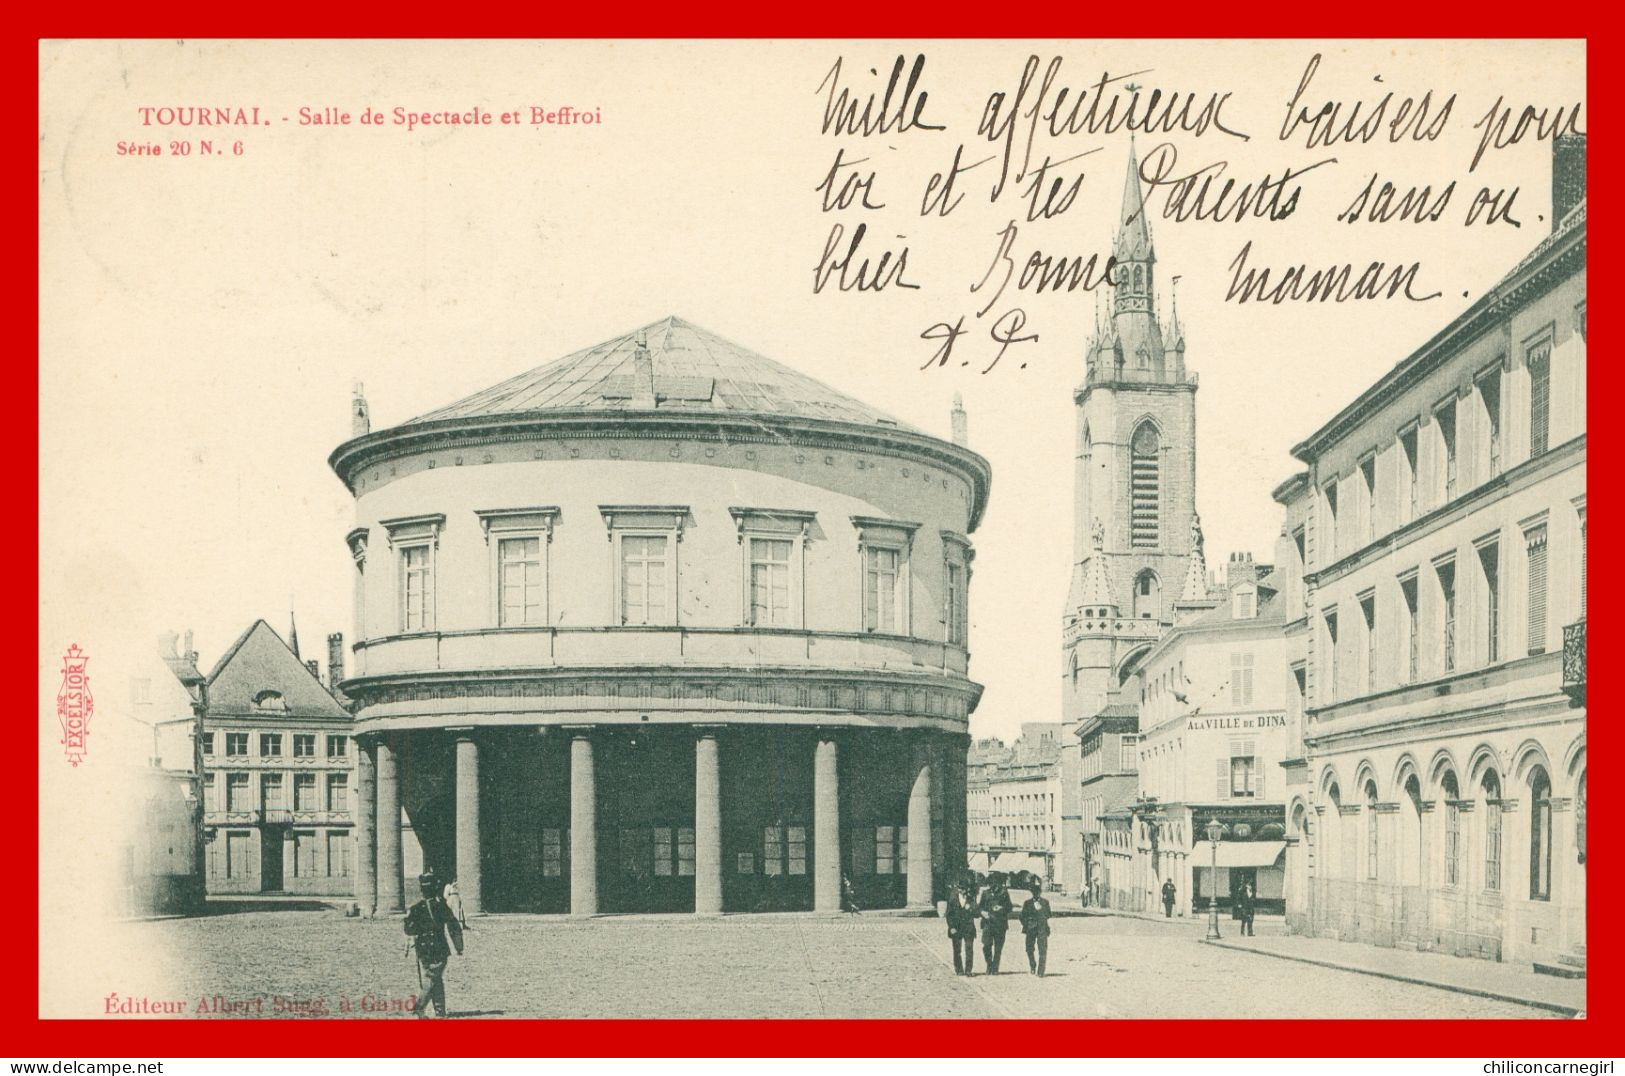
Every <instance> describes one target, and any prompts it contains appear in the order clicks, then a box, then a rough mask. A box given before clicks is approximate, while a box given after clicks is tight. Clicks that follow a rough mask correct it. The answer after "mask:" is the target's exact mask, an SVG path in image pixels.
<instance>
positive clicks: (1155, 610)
mask: <svg viewBox="0 0 1625 1076" xmlns="http://www.w3.org/2000/svg"><path fill="white" fill-rule="evenodd" d="M1161 617H1162V582H1161V580H1159V579H1158V578H1157V573H1156V572H1154V571H1152V570H1151V569H1150V568H1147V569H1146V570H1145V571H1143V572H1141V573H1140V574H1139V575H1137V576H1135V577H1134V619H1136V620H1158V619H1161Z"/></svg>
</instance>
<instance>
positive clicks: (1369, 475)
mask: <svg viewBox="0 0 1625 1076" xmlns="http://www.w3.org/2000/svg"><path fill="white" fill-rule="evenodd" d="M1360 484H1361V486H1362V488H1363V491H1364V493H1365V519H1364V523H1365V535H1364V538H1365V540H1366V541H1367V542H1369V541H1371V539H1373V538H1375V537H1376V535H1377V457H1376V455H1375V454H1373V455H1370V456H1367V457H1366V458H1365V459H1363V460H1361V461H1360Z"/></svg>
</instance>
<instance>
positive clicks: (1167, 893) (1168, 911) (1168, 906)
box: [1162, 878, 1174, 919]
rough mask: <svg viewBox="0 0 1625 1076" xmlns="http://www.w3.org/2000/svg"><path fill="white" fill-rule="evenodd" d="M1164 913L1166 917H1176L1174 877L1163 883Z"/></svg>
mask: <svg viewBox="0 0 1625 1076" xmlns="http://www.w3.org/2000/svg"><path fill="white" fill-rule="evenodd" d="M1162 915H1163V918H1165V919H1172V918H1173V917H1174V880H1173V879H1172V878H1170V879H1168V880H1167V881H1166V882H1163V883H1162Z"/></svg>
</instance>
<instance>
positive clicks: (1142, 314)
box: [1112, 143, 1178, 381]
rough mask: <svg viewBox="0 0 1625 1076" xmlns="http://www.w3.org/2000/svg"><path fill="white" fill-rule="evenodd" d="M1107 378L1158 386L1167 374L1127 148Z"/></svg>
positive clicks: (1152, 258)
mask: <svg viewBox="0 0 1625 1076" xmlns="http://www.w3.org/2000/svg"><path fill="white" fill-rule="evenodd" d="M1112 255H1113V257H1114V258H1115V259H1116V267H1115V268H1114V269H1113V270H1112V281H1113V287H1112V329H1113V336H1114V338H1115V339H1114V344H1113V352H1114V355H1113V366H1114V369H1113V371H1112V375H1113V377H1114V378H1116V379H1119V380H1130V381H1161V380H1164V379H1166V378H1167V376H1168V375H1169V374H1170V373H1174V374H1175V376H1176V377H1177V376H1178V372H1177V371H1170V370H1169V369H1168V368H1167V366H1166V364H1165V358H1166V356H1165V353H1164V347H1163V338H1162V325H1161V323H1160V322H1159V321H1158V320H1157V303H1156V267H1157V254H1156V250H1155V249H1154V248H1153V247H1152V245H1151V226H1150V224H1149V222H1148V221H1147V220H1146V206H1145V195H1144V191H1143V189H1142V184H1141V180H1140V162H1139V158H1138V156H1136V154H1135V152H1134V146H1133V144H1132V143H1130V145H1129V153H1128V174H1127V175H1126V176H1124V177H1123V211H1122V215H1121V217H1120V218H1119V220H1118V224H1117V239H1116V242H1115V243H1114V244H1113V246H1112Z"/></svg>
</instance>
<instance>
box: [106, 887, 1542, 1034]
mask: <svg viewBox="0 0 1625 1076" xmlns="http://www.w3.org/2000/svg"><path fill="white" fill-rule="evenodd" d="M1054 925H1055V935H1054V937H1053V938H1052V939H1051V944H1050V961H1049V967H1050V975H1049V976H1048V977H1047V978H1045V979H1042V980H1040V979H1036V978H1033V977H1032V976H1029V975H1028V974H1027V973H1026V957H1025V953H1024V952H1023V949H1022V936H1021V932H1020V928H1019V925H1012V928H1011V931H1010V935H1009V942H1008V944H1007V946H1006V948H1005V954H1004V962H1003V968H1002V969H1001V971H1002V974H1000V975H997V976H988V975H985V974H981V971H982V969H981V968H980V966H979V967H978V974H977V976H976V977H975V978H973V979H963V978H959V977H956V976H955V975H954V974H953V970H952V966H951V957H950V952H949V948H948V943H947V938H946V936H945V934H944V930H943V925H942V923H941V922H940V921H939V920H936V919H913V918H893V917H883V916H877V915H875V916H861V917H849V918H840V919H828V918H814V917H811V916H807V917H803V916H792V915H783V916H738V917H728V918H724V919H714V920H695V919H693V918H691V917H685V916H671V917H659V916H640V917H621V918H603V919H596V920H591V921H586V922H579V921H572V920H569V919H564V918H553V917H530V916H514V917H505V916H498V917H491V918H484V919H480V920H477V921H476V923H475V926H474V928H473V929H472V930H470V931H469V933H468V935H467V941H468V944H467V955H466V956H464V957H462V958H453V960H452V963H451V966H450V969H449V971H448V973H447V976H446V980H447V987H448V992H449V996H450V1000H451V1011H452V1014H453V1015H454V1016H488V1017H577V1018H586V1017H638V1016H655V1015H658V1016H665V1017H689V1018H692V1017H757V1018H771V1017H792V1018H794V1017H838V1018H865V1017H939V1018H944V1017H947V1018H951V1017H1074V1018H1076V1017H1130V1018H1149V1017H1185V1018H1203V1017H1209V1018H1213V1017H1218V1018H1249V1017H1269V1018H1282V1017H1385V1018H1461V1017H1500V1018H1538V1017H1542V1016H1547V1015H1550V1014H1547V1013H1542V1012H1540V1011H1539V1010H1536V1009H1533V1008H1529V1007H1526V1006H1523V1005H1517V1004H1511V1003H1507V1002H1500V1001H1493V1000H1488V999H1483V998H1476V997H1470V996H1466V995H1463V994H1458V993H1453V992H1451V991H1448V990H1442V989H1436V988H1433V987H1428V986H1420V985H1413V984H1408V983H1399V982H1390V981H1387V980H1383V979H1378V978H1373V977H1370V976H1366V975H1359V974H1353V973H1349V972H1344V971H1340V970H1335V969H1331V968H1323V967H1316V966H1311V965H1305V964H1301V963H1295V962H1290V961H1283V960H1276V959H1271V958H1267V957H1261V956H1257V955H1254V954H1251V953H1245V952H1236V951H1233V950H1227V949H1221V948H1216V947H1213V946H1208V945H1204V944H1202V942H1201V940H1200V938H1201V935H1202V925H1201V924H1200V923H1199V922H1192V921H1189V920H1183V921H1178V922H1176V923H1172V924H1164V923H1158V922H1154V921H1145V920H1139V919H1132V918H1119V917H1093V918H1061V919H1057V920H1055V924H1054ZM123 929H124V930H126V931H128V932H129V939H128V940H129V944H130V945H131V947H132V951H144V952H150V953H151V959H150V960H141V961H130V962H128V963H127V964H125V965H124V966H123V968H122V969H121V971H120V972H119V973H117V976H116V977H117V979H118V981H117V982H113V983H108V984H106V985H105V986H103V985H101V984H90V983H87V984H86V995H85V997H84V998H83V999H82V1003H83V1004H85V1005H86V1006H87V1007H89V1008H91V1009H92V1011H94V1012H96V1013H98V1014H99V1013H101V1012H103V1011H104V1006H103V1004H102V1000H101V999H102V998H103V997H105V995H107V994H108V993H111V992H113V991H117V993H118V994H119V996H120V997H121V998H140V997H146V998H150V999H153V1000H155V1001H156V1000H158V999H168V1000H171V1001H174V1002H179V1003H181V1007H182V1011H183V1012H184V1013H185V1014H186V1015H214V1016H230V1015H233V1014H234V1012H235V1014H236V1015H250V1016H253V1015H265V1016H271V1015H276V1014H277V1011H278V1009H279V1008H280V1009H281V1010H282V1011H283V1013H284V1014H288V1013H290V1012H291V1013H300V1012H308V1013H309V1015H312V1016H323V1015H325V1016H346V1017H391V1018H397V1019H398V1018H401V1017H402V1016H403V1015H404V1014H403V1013H401V1012H400V1011H398V1008H397V1009H396V1010H394V1011H392V1010H391V1008H390V1006H391V1005H392V1004H393V1005H395V1006H400V1005H402V1004H403V1003H404V999H406V998H409V997H410V996H411V995H412V994H413V993H414V992H415V991H416V989H417V979H416V974H415V971H414V968H413V962H412V960H411V958H409V957H408V956H407V955H406V954H405V939H404V936H403V934H402V932H401V920H400V919H398V918H397V919H378V920H359V919H346V918H344V917H343V916H341V915H339V914H338V913H336V912H334V911H332V910H275V911H262V910H251V911H238V912H235V913H231V914H219V915H212V916H207V917H203V918H197V919H173V920H162V921H156V922H143V923H129V924H125V926H124V928H123ZM977 959H978V965H980V962H981V956H980V951H978V954H977ZM216 995H218V996H219V998H220V999H222V1000H221V1001H218V1002H217V1001H215V1000H214V999H215V997H216ZM279 998H280V999H283V1000H282V1001H281V1002H280V1003H279V1002H278V1000H277V999H279ZM341 999H347V1000H348V1001H349V1004H350V1009H349V1010H348V1011H346V1010H345V1009H344V1008H343V1006H342V1005H341ZM205 1000H207V1004H206V1005H205V1006H204V1007H205V1008H206V1009H209V1010H219V1011H205V1012H203V1013H199V1012H198V1011H197V1010H198V1009H199V1007H200V1002H202V1001H205ZM378 1006H382V1008H379V1007H378ZM87 1015H88V1013H87Z"/></svg>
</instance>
